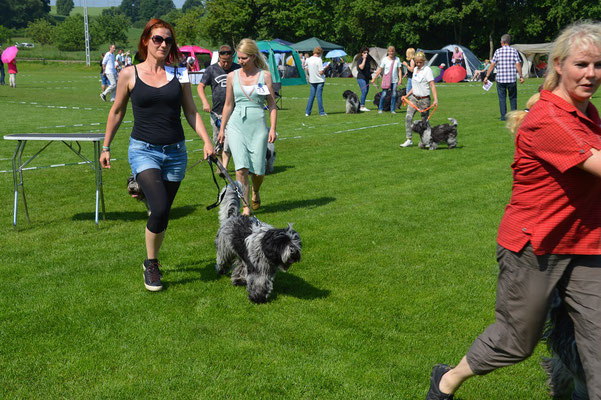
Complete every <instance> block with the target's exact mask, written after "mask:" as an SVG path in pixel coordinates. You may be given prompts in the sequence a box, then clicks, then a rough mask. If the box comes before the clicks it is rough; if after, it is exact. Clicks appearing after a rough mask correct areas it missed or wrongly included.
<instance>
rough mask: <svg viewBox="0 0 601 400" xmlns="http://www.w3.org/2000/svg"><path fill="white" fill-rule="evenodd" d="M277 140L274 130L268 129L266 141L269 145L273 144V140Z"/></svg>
mask: <svg viewBox="0 0 601 400" xmlns="http://www.w3.org/2000/svg"><path fill="white" fill-rule="evenodd" d="M277 138H278V134H277V133H276V131H275V129H270V130H269V138H268V139H267V141H268V142H269V143H273V142H275V140H276V139H277Z"/></svg>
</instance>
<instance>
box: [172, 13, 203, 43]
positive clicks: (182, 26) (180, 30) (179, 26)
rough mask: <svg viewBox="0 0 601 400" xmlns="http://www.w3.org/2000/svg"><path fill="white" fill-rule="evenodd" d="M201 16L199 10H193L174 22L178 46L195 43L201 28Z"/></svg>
mask: <svg viewBox="0 0 601 400" xmlns="http://www.w3.org/2000/svg"><path fill="white" fill-rule="evenodd" d="M201 15H202V13H201V11H200V9H198V8H195V9H192V10H191V11H188V12H187V13H184V14H182V16H181V17H180V18H178V19H177V21H176V22H175V35H176V37H177V41H178V42H179V43H180V44H182V45H185V44H195V43H196V40H197V39H198V38H199V37H200V33H201V27H202V26H201V25H200V24H199V21H200V18H201Z"/></svg>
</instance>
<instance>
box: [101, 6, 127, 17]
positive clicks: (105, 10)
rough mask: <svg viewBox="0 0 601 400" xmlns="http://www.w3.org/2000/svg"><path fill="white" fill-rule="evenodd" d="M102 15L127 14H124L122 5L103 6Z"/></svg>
mask: <svg viewBox="0 0 601 400" xmlns="http://www.w3.org/2000/svg"><path fill="white" fill-rule="evenodd" d="M101 15H108V16H115V15H123V16H125V14H123V12H122V11H121V8H120V7H108V8H103V9H102V13H101ZM126 18H127V16H126Z"/></svg>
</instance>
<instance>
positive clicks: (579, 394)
mask: <svg viewBox="0 0 601 400" xmlns="http://www.w3.org/2000/svg"><path fill="white" fill-rule="evenodd" d="M543 338H544V340H545V342H546V343H547V348H548V349H549V351H550V352H551V357H550V358H548V357H543V358H542V360H541V365H542V367H543V369H544V370H545V371H546V372H547V375H548V376H549V380H548V382H547V383H548V385H549V388H550V389H551V396H553V398H556V399H563V398H566V399H572V400H588V398H589V397H588V391H587V389H586V377H585V375H584V369H583V368H582V362H581V361H580V356H579V355H578V347H577V346H576V339H575V337H574V323H573V322H572V319H571V318H570V316H569V315H568V310H567V309H566V306H565V303H564V302H563V301H562V300H561V297H560V296H559V293H558V291H557V290H555V293H554V295H553V300H552V303H551V310H550V311H549V319H548V321H547V326H546V327H545V332H544V334H543ZM570 395H571V397H570Z"/></svg>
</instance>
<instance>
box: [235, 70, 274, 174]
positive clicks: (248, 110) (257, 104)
mask: <svg viewBox="0 0 601 400" xmlns="http://www.w3.org/2000/svg"><path fill="white" fill-rule="evenodd" d="M263 75H264V71H261V73H260V74H259V80H258V81H257V83H261V84H265V80H264V76H263ZM232 86H233V90H234V102H235V108H234V111H233V112H232V115H231V117H230V119H229V121H228V123H227V135H228V139H227V140H228V142H229V145H230V151H231V152H232V157H233V159H234V164H235V166H236V170H239V169H241V168H248V170H249V171H250V172H252V173H253V174H255V175H265V155H266V154H267V139H268V138H269V131H268V129H267V124H266V118H265V109H264V106H263V104H265V96H264V95H259V94H257V93H256V89H255V88H254V86H253V90H252V92H251V93H246V95H245V94H244V93H245V92H243V91H242V90H243V89H242V86H241V84H240V70H236V71H235V72H234V80H233V85H232ZM247 95H248V97H246V96H247ZM249 97H250V100H249Z"/></svg>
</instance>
